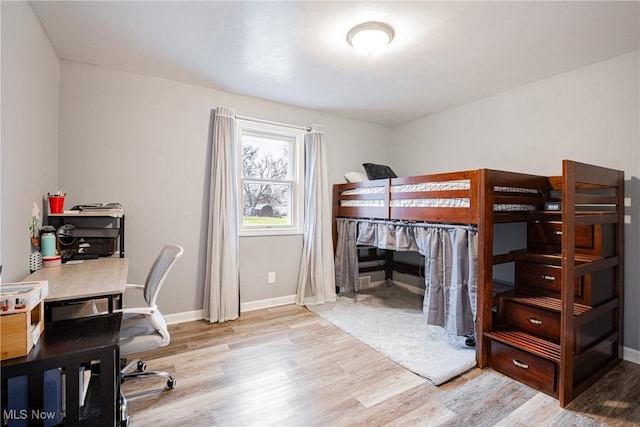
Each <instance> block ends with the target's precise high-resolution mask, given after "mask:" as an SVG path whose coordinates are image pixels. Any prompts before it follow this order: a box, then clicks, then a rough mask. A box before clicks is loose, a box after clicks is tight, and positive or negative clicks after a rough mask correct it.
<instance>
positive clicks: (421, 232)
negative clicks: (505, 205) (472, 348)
mask: <svg viewBox="0 0 640 427" xmlns="http://www.w3.org/2000/svg"><path fill="white" fill-rule="evenodd" d="M337 228H338V245H337V248H336V285H337V286H340V287H341V289H342V288H345V289H351V290H354V291H358V254H357V246H358V245H361V246H368V247H371V246H373V247H377V248H380V249H389V250H395V251H416V252H419V253H420V254H421V255H423V256H424V257H425V296H424V302H423V313H424V317H425V319H426V321H427V323H428V324H430V325H437V326H442V327H443V328H445V329H446V330H447V331H449V332H451V333H453V334H455V335H472V334H473V333H474V324H475V317H476V299H477V265H478V234H477V231H476V230H475V229H473V228H470V227H464V226H461V227H455V226H449V225H447V226H443V227H438V226H437V225H432V224H429V226H422V225H406V224H390V223H379V222H377V223H376V222H365V221H362V222H357V221H351V220H346V219H338V223H337Z"/></svg>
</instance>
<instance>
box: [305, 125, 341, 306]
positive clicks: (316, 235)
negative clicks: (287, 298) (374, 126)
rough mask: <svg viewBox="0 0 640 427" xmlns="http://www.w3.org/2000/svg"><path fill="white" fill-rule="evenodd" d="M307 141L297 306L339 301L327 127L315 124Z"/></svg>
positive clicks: (306, 136)
mask: <svg viewBox="0 0 640 427" xmlns="http://www.w3.org/2000/svg"><path fill="white" fill-rule="evenodd" d="M304 139H305V141H304V152H305V204H304V206H305V207H304V236H303V247H302V257H301V260H300V272H299V275H298V292H297V295H296V304H298V305H310V304H323V303H325V302H328V301H335V300H336V288H335V276H334V274H335V272H334V263H333V240H332V237H331V208H330V203H329V200H331V197H330V192H329V179H328V176H327V160H326V154H325V150H326V148H325V140H324V128H323V127H322V126H319V125H312V126H311V130H310V131H309V132H307V133H306V134H305V138H304Z"/></svg>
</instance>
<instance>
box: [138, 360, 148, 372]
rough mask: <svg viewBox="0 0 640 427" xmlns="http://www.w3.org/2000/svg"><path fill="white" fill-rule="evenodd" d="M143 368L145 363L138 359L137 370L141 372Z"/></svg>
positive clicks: (145, 365) (145, 367)
mask: <svg viewBox="0 0 640 427" xmlns="http://www.w3.org/2000/svg"><path fill="white" fill-rule="evenodd" d="M145 369H147V364H146V363H144V362H143V361H142V360H140V361H139V362H138V372H143V371H144V370H145Z"/></svg>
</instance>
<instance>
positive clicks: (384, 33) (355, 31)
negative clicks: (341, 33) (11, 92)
mask: <svg viewBox="0 0 640 427" xmlns="http://www.w3.org/2000/svg"><path fill="white" fill-rule="evenodd" d="M394 35H395V33H394V32H393V28H391V26H390V25H388V24H385V23H384V22H375V21H372V22H364V23H362V24H358V25H356V26H355V27H353V28H352V29H351V30H349V32H348V33H347V42H348V43H349V44H350V45H351V46H353V48H354V49H355V50H356V52H358V53H360V54H362V55H366V56H372V55H375V54H377V53H380V52H381V51H382V50H383V49H384V48H385V47H387V45H388V44H389V43H391V40H393V36H394Z"/></svg>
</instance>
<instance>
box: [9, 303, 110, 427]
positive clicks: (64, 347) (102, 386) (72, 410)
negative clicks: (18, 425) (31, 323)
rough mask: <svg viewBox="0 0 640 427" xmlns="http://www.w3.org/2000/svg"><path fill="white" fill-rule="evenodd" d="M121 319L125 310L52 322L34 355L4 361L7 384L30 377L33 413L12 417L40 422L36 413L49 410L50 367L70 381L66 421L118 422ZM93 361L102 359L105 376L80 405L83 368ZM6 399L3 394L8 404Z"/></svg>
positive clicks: (66, 393)
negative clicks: (45, 390)
mask: <svg viewBox="0 0 640 427" xmlns="http://www.w3.org/2000/svg"><path fill="white" fill-rule="evenodd" d="M121 318H122V314H121V313H113V314H105V315H100V316H90V317H82V318H79V319H70V320H61V321H58V322H53V323H50V324H47V327H46V328H45V331H44V334H43V335H42V337H41V338H40V341H38V343H37V344H36V345H35V346H34V347H33V349H32V350H31V352H30V353H29V354H28V355H26V356H22V357H17V358H14V359H8V360H3V361H2V379H3V384H5V382H4V380H5V379H6V378H13V377H20V376H24V375H26V376H28V378H27V390H26V392H27V402H28V403H27V406H28V411H27V412H24V413H21V412H8V416H10V417H11V416H13V417H15V418H19V419H25V418H26V419H27V420H28V424H29V425H30V426H31V425H40V424H41V423H40V422H38V420H36V419H32V418H30V417H32V416H33V415H32V414H34V413H38V411H43V408H44V398H43V387H44V384H43V383H44V379H43V374H44V372H45V371H47V370H50V369H56V368H60V369H61V370H62V371H61V372H62V373H63V374H64V375H65V384H66V387H65V389H64V390H61V392H62V393H64V396H65V401H66V411H65V417H64V420H63V424H65V425H67V424H73V425H86V426H96V425H100V426H115V425H116V422H117V420H118V419H119V410H120V408H119V404H118V402H119V396H120V370H119V369H120V367H119V361H120V350H119V346H118V341H119V338H120V321H121ZM92 361H99V372H100V375H99V376H92V378H91V381H90V382H89V391H88V393H87V397H86V400H85V404H84V405H80V401H79V400H80V398H79V396H80V389H79V380H80V371H81V370H80V368H81V367H82V366H91V362H92ZM94 366H97V365H96V364H94ZM4 387H5V386H4V385H3V388H4ZM2 395H3V396H4V390H3V393H2ZM4 403H5V402H4V398H3V407H5V406H4ZM13 409H16V408H13ZM34 411H35V412H34ZM22 414H24V415H22ZM3 416H6V415H4V414H3Z"/></svg>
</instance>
